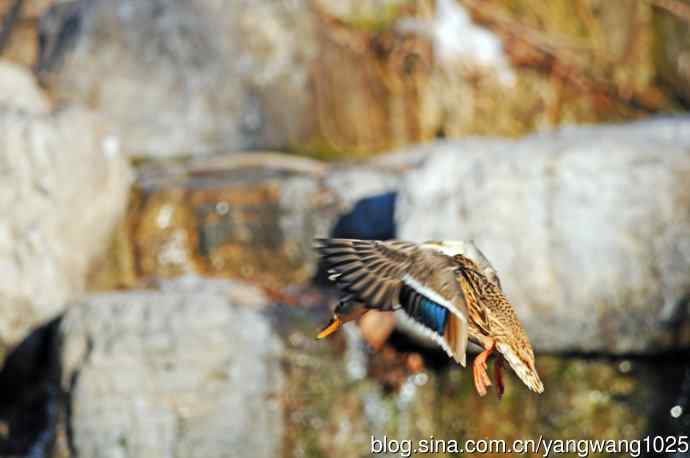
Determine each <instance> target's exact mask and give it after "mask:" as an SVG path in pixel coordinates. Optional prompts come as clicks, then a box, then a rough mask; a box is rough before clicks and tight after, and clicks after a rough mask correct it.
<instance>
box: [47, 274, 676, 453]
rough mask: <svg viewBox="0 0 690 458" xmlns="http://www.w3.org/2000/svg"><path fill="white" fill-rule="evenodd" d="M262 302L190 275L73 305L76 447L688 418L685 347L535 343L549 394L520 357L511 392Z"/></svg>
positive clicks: (638, 426) (356, 446)
mask: <svg viewBox="0 0 690 458" xmlns="http://www.w3.org/2000/svg"><path fill="white" fill-rule="evenodd" d="M250 302H251V303H250ZM265 305H266V300H265V299H264V298H263V297H262V295H261V294H260V293H257V291H256V290H255V289H253V288H250V287H247V286H245V285H242V284H239V283H229V282H224V281H208V280H207V281H201V280H196V279H183V280H177V281H174V282H171V283H168V284H164V285H163V288H162V291H130V292H125V293H116V294H104V295H95V296H92V297H90V298H87V299H85V300H84V301H83V302H82V303H80V304H76V305H75V306H73V307H71V308H70V309H69V310H68V312H67V315H66V316H65V318H64V320H63V323H62V325H61V328H60V329H61V335H62V345H61V346H60V352H61V355H62V356H61V363H62V367H63V370H64V373H63V388H64V389H66V390H67V391H68V392H69V394H70V396H69V402H70V404H69V409H68V412H69V415H68V416H67V418H66V420H67V422H68V424H67V428H66V430H67V431H68V434H69V435H70V437H69V442H70V443H71V444H73V446H74V451H75V452H76V454H77V455H78V456H90V457H91V456H92V457H95V458H98V457H103V456H107V457H110V456H125V457H144V456H146V457H157V456H205V457H206V456H209V457H214V456H231V457H235V456H237V457H240V456H248V455H252V456H260V457H263V456H271V457H278V456H282V457H301V456H338V457H341V456H342V457H357V456H364V455H368V454H369V452H370V446H371V436H372V435H375V436H376V437H377V438H378V439H383V436H384V435H386V436H387V437H388V439H396V440H418V439H427V440H428V439H429V438H430V437H431V436H433V438H435V439H447V440H448V439H454V440H456V441H463V440H465V439H474V440H477V439H484V438H492V439H503V440H507V441H508V442H507V444H510V441H511V440H512V439H534V440H537V438H538V437H539V435H543V437H544V438H548V439H637V438H640V437H642V436H643V435H644V434H645V433H648V432H650V431H655V432H657V433H661V432H663V431H667V433H668V428H669V425H668V423H672V424H671V427H673V426H674V425H675V427H676V431H675V432H676V433H678V431H683V428H687V426H688V418H687V415H685V416H681V417H680V418H678V419H675V420H672V419H671V418H670V417H669V415H668V410H669V409H670V407H671V406H672V405H673V404H669V403H672V402H676V401H675V400H676V399H680V397H681V396H682V395H683V393H681V392H679V391H678V390H679V387H680V386H681V385H682V379H683V374H684V371H685V368H684V366H683V364H679V362H678V361H674V360H669V361H663V360H658V361H654V362H649V361H648V362H637V361H630V360H618V361H616V360H611V361H608V360H580V359H561V358H555V357H538V358H537V365H538V367H539V370H540V373H541V375H542V378H543V380H544V384H545V387H546V390H545V392H544V394H543V395H536V394H534V393H531V392H529V391H528V390H527V389H526V388H525V387H524V386H522V385H521V383H520V382H519V380H518V379H517V378H516V377H515V376H514V375H512V373H511V372H507V373H506V385H507V391H506V395H505V397H504V399H503V400H502V401H498V400H496V398H495V397H494V396H488V397H486V398H479V397H478V396H477V395H476V394H475V393H474V391H473V385H472V380H471V371H470V370H467V369H462V368H460V367H459V366H456V365H450V366H448V367H446V368H445V369H439V370H437V371H433V370H430V369H428V368H425V367H424V363H423V362H422V361H421V359H420V356H419V354H416V353H411V354H406V353H400V352H399V351H396V350H394V349H393V348H392V347H391V346H390V345H387V346H386V347H385V348H384V349H382V351H380V352H376V353H372V352H371V351H367V349H366V348H365V346H364V345H363V342H362V339H361V338H360V337H359V335H358V332H357V330H356V327H355V326H354V325H353V324H348V325H346V326H345V327H344V329H343V330H342V331H341V332H339V333H338V334H336V335H335V336H334V337H333V338H331V339H328V340H326V341H316V340H314V338H313V333H314V332H315V330H316V329H318V326H319V325H320V324H322V321H321V320H323V319H325V318H326V317H327V311H326V310H325V308H324V307H319V308H317V309H313V308H312V309H309V308H303V307H300V308H296V307H287V306H275V307H274V306H270V307H265ZM412 351H415V350H414V349H413V350H412ZM413 361H416V362H415V363H414V364H411V363H410V362H413ZM444 361H446V362H447V358H445V357H444ZM685 364H686V365H687V361H686V362H685ZM381 382H383V383H384V386H385V387H387V388H384V387H382V385H381ZM667 386H671V387H673V388H672V389H670V390H668V389H667V388H666V387H667ZM490 394H493V393H490ZM467 412H472V415H467ZM674 422H675V423H674ZM459 443H460V444H462V443H463V442H459Z"/></svg>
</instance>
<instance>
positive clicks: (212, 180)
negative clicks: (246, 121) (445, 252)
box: [94, 153, 402, 289]
mask: <svg viewBox="0 0 690 458" xmlns="http://www.w3.org/2000/svg"><path fill="white" fill-rule="evenodd" d="M401 173H402V171H401V170H400V169H399V168H398V167H396V166H386V165H383V164H381V165H378V166H372V167H368V168H363V167H354V166H352V167H335V168H333V167H327V166H326V165H325V164H323V163H320V162H317V161H312V160H308V159H302V158H296V157H291V156H288V155H280V154H270V153H264V154H259V153H249V154H236V155H231V156H227V157H224V158H209V159H196V160H193V161H188V162H187V163H185V164H152V165H150V166H147V167H145V168H144V169H142V170H141V173H140V176H139V178H138V180H137V184H136V191H135V193H134V197H133V202H132V204H131V205H130V208H129V209H130V214H129V215H128V217H127V222H126V224H125V225H124V227H122V228H121V231H120V234H119V242H118V244H117V246H116V247H115V249H114V252H113V256H111V258H110V260H109V263H108V265H106V266H104V268H103V270H102V272H100V273H99V275H97V276H96V277H97V278H94V286H96V287H97V288H99V289H107V288H108V287H112V286H120V285H129V286H131V284H132V282H134V283H136V282H137V279H142V278H143V279H146V278H150V277H154V278H156V277H164V278H165V277H172V276H177V275H180V274H183V273H189V272H196V273H203V274H210V275H214V276H218V275H221V276H230V277H235V278H243V279H246V280H249V281H252V282H257V283H260V284H263V285H265V286H269V287H273V288H277V287H283V286H285V285H294V284H304V283H307V282H309V281H310V280H311V279H312V278H313V276H314V273H315V272H316V267H317V259H316V256H315V253H314V251H313V249H312V244H313V238H314V237H324V236H327V235H328V234H329V233H331V231H332V230H333V228H334V226H335V225H336V222H337V221H338V218H339V217H340V216H342V215H343V214H345V213H347V212H348V211H350V210H351V209H352V208H353V207H354V206H355V205H356V204H357V202H358V201H359V200H360V199H362V198H365V197H371V196H372V195H376V194H379V193H385V192H390V191H393V190H395V189H396V188H397V183H398V182H399V180H400V176H401ZM390 219H391V223H392V215H391V217H390ZM391 225H392V224H391ZM116 259H121V260H122V262H119V263H118V262H114V261H115V260H116ZM123 266H124V267H123Z"/></svg>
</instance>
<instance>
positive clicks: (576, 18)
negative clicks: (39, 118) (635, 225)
mask: <svg viewBox="0 0 690 458" xmlns="http://www.w3.org/2000/svg"><path fill="white" fill-rule="evenodd" d="M518 3H519V4H520V5H517V6H515V5H513V4H512V3H510V2H494V4H493V5H484V3H483V2H477V1H476V0H472V1H470V0H465V1H463V2H457V1H455V0H440V1H438V2H407V1H401V0H390V1H386V2H371V1H370V0H348V1H342V2H338V1H330V0H328V1H325V0H324V1H318V2H317V1H314V2H307V1H303V0H299V1H294V2H278V1H275V0H261V1H252V2H248V1H246V0H244V1H237V2H231V3H229V4H226V3H224V2H219V1H218V0H197V1H193V2H189V1H181V0H143V1H138V2H134V3H132V2H129V1H125V0H117V1H112V2H106V1H99V0H88V1H71V2H62V3H61V4H59V5H57V6H56V7H54V8H53V9H52V10H51V11H50V12H49V13H47V14H45V15H44V16H43V17H42V21H41V33H42V41H41V42H42V48H41V52H40V55H41V57H40V62H39V65H38V68H39V72H40V74H41V75H42V77H43V78H44V80H45V81H46V83H47V86H48V87H49V88H50V89H51V92H52V94H54V95H55V96H56V98H57V99H58V100H68V101H79V102H82V103H85V104H88V105H90V106H91V107H93V108H95V109H97V110H99V111H103V112H104V113H106V114H107V115H108V116H109V118H110V119H111V120H112V122H113V123H114V125H116V126H117V127H118V128H119V130H120V134H121V136H122V138H123V148H124V150H125V151H126V152H127V153H128V154H132V155H137V156H145V157H151V156H156V157H162V156H165V157H170V156H187V155H208V154H212V153H215V152H219V151H222V152H226V151H238V150H246V149H289V150H292V151H295V152H297V153H300V154H306V155H312V156H317V157H321V158H337V157H353V156H359V157H366V156H370V155H372V154H375V153H377V152H382V151H387V150H390V149H394V148H398V147H401V146H404V145H406V144H414V143H419V142H424V141H430V140H433V139H434V138H436V137H438V136H439V135H443V136H445V137H449V138H457V137H462V136H467V135H471V134H491V135H510V136H516V135H521V134H524V133H527V132H531V131H534V130H545V129H549V128H553V127H554V126H558V125H561V124H563V123H573V122H596V121H604V120H620V119H632V118H637V117H639V116H642V115H644V114H645V113H646V112H650V111H651V112H657V111H664V110H670V109H671V105H672V104H671V103H669V101H668V100H667V99H668V98H667V97H666V94H665V93H664V92H663V91H662V90H661V89H659V88H658V87H656V80H655V77H656V70H657V69H656V63H655V59H654V57H655V54H654V47H653V43H654V41H655V37H656V35H655V29H654V27H653V22H654V21H653V20H652V19H653V14H654V11H655V9H654V8H653V7H652V6H651V5H650V4H648V3H639V2H634V1H633V2H631V1H630V0H614V1H611V2H606V3H605V4H601V5H599V4H597V5H596V6H592V5H579V4H574V3H573V2H569V1H558V2H557V5H556V6H555V7H554V8H533V7H530V6H527V5H528V4H529V2H527V1H521V2H518ZM473 15H474V16H476V19H477V20H479V21H480V22H481V24H477V23H475V22H473V18H472V16H473ZM84 68H89V71H88V72H85V71H84ZM640 106H641V107H643V108H644V109H643V110H640V109H639V107H640Z"/></svg>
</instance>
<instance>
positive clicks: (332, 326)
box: [316, 316, 343, 339]
mask: <svg viewBox="0 0 690 458" xmlns="http://www.w3.org/2000/svg"><path fill="white" fill-rule="evenodd" d="M342 325H343V322H342V320H341V319H340V318H338V317H337V316H334V317H333V318H331V321H329V322H328V324H327V325H326V327H325V328H323V329H322V330H321V332H319V334H318V335H317V336H316V338H317V339H323V338H324V337H328V336H330V335H331V334H333V333H334V332H335V331H337V330H338V328H340V326H342Z"/></svg>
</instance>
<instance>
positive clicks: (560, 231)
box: [396, 119, 690, 353]
mask: <svg viewBox="0 0 690 458" xmlns="http://www.w3.org/2000/svg"><path fill="white" fill-rule="evenodd" d="M421 149H422V150H423V151H426V152H428V153H429V157H428V159H427V162H426V164H425V165H424V166H422V167H421V168H420V169H418V170H415V171H412V172H411V173H409V174H408V175H407V176H406V180H405V182H404V183H403V185H402V186H401V194H400V199H399V203H398V207H397V210H398V213H397V216H396V218H397V222H398V237H399V238H402V239H411V240H428V239H474V240H475V241H476V243H477V245H478V246H479V247H480V248H481V250H482V251H483V252H484V253H485V254H486V255H487V257H488V258H489V259H490V260H491V262H492V264H493V265H494V267H495V268H496V269H497V271H498V272H499V275H500V277H501V279H502V282H503V287H504V289H505V290H506V291H507V294H508V296H509V297H510V298H512V300H513V301H514V303H515V306H516V308H517V309H518V314H519V316H520V317H521V318H522V319H523V321H524V324H525V325H526V327H527V331H528V334H529V335H530V338H531V340H532V343H533V344H534V346H535V348H537V349H538V350H542V351H583V352H607V353H608V352H611V353H630V352H632V353H635V352H656V351H660V350H663V349H672V348H687V347H689V346H690V329H689V327H688V321H689V320H688V318H689V316H690V312H689V310H688V306H687V304H688V298H689V297H690V121H688V120H687V119H678V120H673V119H668V120H659V121H655V122H645V123H638V124H631V125H627V126H609V127H591V128H573V129H566V130H564V131H562V132H561V133H558V134H553V135H535V136H532V137H529V138H527V139H525V140H523V141H506V140H467V141H463V142H454V143H453V142H450V143H438V144H436V145H432V146H427V147H421Z"/></svg>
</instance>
